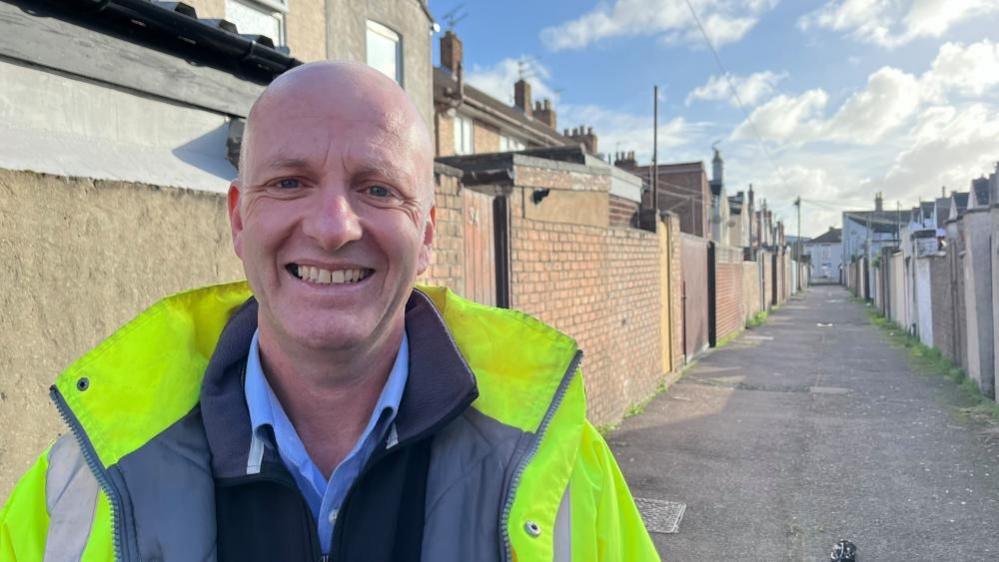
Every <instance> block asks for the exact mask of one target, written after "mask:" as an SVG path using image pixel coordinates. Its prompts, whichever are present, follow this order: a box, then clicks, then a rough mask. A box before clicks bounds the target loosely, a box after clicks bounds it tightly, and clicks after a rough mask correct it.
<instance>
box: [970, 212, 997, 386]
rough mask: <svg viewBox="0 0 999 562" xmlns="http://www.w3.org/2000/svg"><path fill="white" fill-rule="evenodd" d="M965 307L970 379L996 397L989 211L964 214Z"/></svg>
mask: <svg viewBox="0 0 999 562" xmlns="http://www.w3.org/2000/svg"><path fill="white" fill-rule="evenodd" d="M962 220H963V221H964V248H965V256H964V258H965V259H964V304H965V322H966V325H967V329H966V332H965V333H966V334H967V338H968V339H967V347H968V352H967V353H968V376H969V377H971V378H972V379H974V380H975V382H977V383H978V386H979V388H980V389H981V390H982V393H984V394H985V395H986V396H990V397H995V362H994V357H993V353H994V350H995V341H994V340H993V338H992V322H993V321H992V248H991V244H992V242H991V240H992V239H991V234H992V217H991V216H990V214H989V212H988V210H986V209H973V210H969V211H968V212H966V213H965V214H964V217H963V219H962Z"/></svg>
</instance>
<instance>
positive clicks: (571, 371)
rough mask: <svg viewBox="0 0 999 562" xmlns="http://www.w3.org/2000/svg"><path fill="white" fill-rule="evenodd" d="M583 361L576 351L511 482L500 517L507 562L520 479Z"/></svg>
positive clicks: (509, 555) (511, 551) (511, 552)
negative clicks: (511, 522) (514, 501)
mask: <svg viewBox="0 0 999 562" xmlns="http://www.w3.org/2000/svg"><path fill="white" fill-rule="evenodd" d="M582 359H583V352H582V351H579V350H576V354H575V355H574V356H573V357H572V361H570V362H569V368H568V369H567V370H566V372H565V374H564V375H562V382H560V383H559V385H558V389H557V390H556V391H555V396H554V397H552V402H551V404H549V405H548V411H547V412H545V417H544V418H542V419H541V425H540V426H538V432H537V433H536V434H535V436H534V441H533V442H532V443H531V448H530V449H528V451H527V453H526V454H525V455H524V456H523V457H522V458H521V460H520V462H519V463H518V464H517V469H516V470H515V471H514V473H513V478H512V479H511V481H510V489H509V490H508V491H507V495H506V501H505V502H504V504H503V512H502V515H501V516H500V522H499V527H500V536H501V538H502V540H503V554H504V558H503V559H504V560H505V561H506V562H512V561H513V544H512V543H511V542H510V530H509V522H510V510H511V509H513V500H514V496H515V495H516V492H517V486H518V485H519V484H520V477H521V476H522V475H523V473H524V470H525V469H526V468H527V465H528V463H530V462H531V459H533V458H534V455H535V454H537V452H538V448H539V447H540V446H541V441H542V439H544V436H545V432H547V431H548V426H549V425H550V424H551V421H552V418H553V417H555V412H556V411H558V408H559V406H561V405H562V399H563V398H565V393H566V391H567V390H568V389H569V383H571V382H572V380H573V378H575V374H576V371H577V370H578V369H579V363H580V361H582Z"/></svg>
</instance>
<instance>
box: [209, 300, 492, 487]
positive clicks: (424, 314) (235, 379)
mask: <svg viewBox="0 0 999 562" xmlns="http://www.w3.org/2000/svg"><path fill="white" fill-rule="evenodd" d="M257 309H258V307H257V302H256V300H255V299H253V298H250V299H249V300H248V301H247V302H246V303H245V304H244V305H243V306H242V307H240V308H239V310H237V311H236V313H235V314H234V315H233V316H232V318H231V319H230V321H229V323H228V324H227V325H226V327H225V329H224V330H223V331H222V334H221V336H220V338H219V342H218V345H217V346H216V348H215V353H214V354H213V355H212V358H211V361H210V362H209V364H208V368H207V369H206V371H205V378H204V381H203V383H202V386H201V415H202V419H203V422H204V426H205V433H206V435H207V437H208V444H209V447H210V448H211V452H212V468H213V470H214V472H215V475H216V476H217V477H220V478H230V477H238V476H242V475H245V474H246V467H247V461H248V459H249V454H250V442H251V439H250V437H251V435H250V417H249V412H248V410H247V407H246V400H245V398H244V393H243V368H244V366H245V364H246V356H247V352H248V349H249V346H250V340H251V339H252V337H253V332H254V331H255V330H256V328H257ZM406 335H407V337H408V338H409V378H408V380H407V383H406V389H405V391H404V393H403V398H402V402H401V403H400V405H399V413H398V415H397V416H396V421H395V424H396V432H397V434H398V437H399V442H400V443H401V442H405V441H408V440H411V439H417V438H420V437H421V436H424V435H428V434H431V433H433V432H434V431H436V430H437V429H439V428H441V427H443V426H444V425H446V424H447V423H448V422H450V421H451V420H453V419H454V418H455V417H457V416H459V415H461V413H462V412H464V411H465V409H466V408H468V406H469V405H470V404H471V403H472V401H474V400H475V398H476V397H477V396H478V391H477V389H476V385H475V377H474V376H473V374H472V372H471V370H470V369H469V367H468V365H467V364H466V363H465V360H464V359H463V358H462V356H461V353H460V352H459V351H458V347H457V345H456V344H455V342H454V339H453V338H452V337H451V334H450V332H449V331H448V329H447V326H445V324H444V320H443V318H441V315H440V314H439V313H438V312H437V309H436V308H434V305H433V303H432V302H431V301H430V299H429V298H428V297H427V296H426V295H424V294H423V293H422V292H420V291H418V290H414V291H413V293H412V295H411V296H410V298H409V301H408V302H407V304H406ZM271 456H272V454H269V455H268V457H265V458H267V459H268V460H270V457H271Z"/></svg>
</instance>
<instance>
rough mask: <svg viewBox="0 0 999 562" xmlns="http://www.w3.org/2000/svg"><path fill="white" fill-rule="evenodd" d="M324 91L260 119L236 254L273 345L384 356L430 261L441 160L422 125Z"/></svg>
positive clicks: (241, 184) (239, 199)
mask: <svg viewBox="0 0 999 562" xmlns="http://www.w3.org/2000/svg"><path fill="white" fill-rule="evenodd" d="M317 90H322V88H317V87H312V88H311V89H307V90H306V91H304V92H296V93H295V95H288V94H287V93H286V94H283V95H277V96H272V99H268V100H265V101H262V102H261V103H260V104H259V106H260V107H259V108H258V110H255V112H254V115H253V116H252V117H251V121H252V125H251V128H249V129H248V132H247V134H248V135H252V139H248V142H247V143H246V144H244V149H245V150H248V151H249V152H248V153H247V154H246V155H245V156H246V157H245V159H244V169H243V170H241V179H240V180H238V181H237V182H234V184H233V187H232V188H231V189H230V192H229V209H230V218H231V222H232V229H233V241H234V245H235V249H236V254H237V255H238V256H239V257H240V258H241V259H242V261H243V265H244V268H245V270H246V276H247V279H248V281H249V283H250V286H251V288H252V289H253V291H254V293H255V295H256V297H257V299H258V301H259V303H260V317H259V319H260V330H261V337H262V338H267V339H274V340H277V341H279V342H280V341H285V342H288V343H292V344H294V345H298V346H304V347H307V348H311V349H317V350H348V349H355V348H357V347H359V346H361V347H363V346H365V345H377V343H378V342H380V341H383V339H384V338H385V337H386V336H387V335H388V334H390V333H393V332H394V331H395V330H399V331H401V329H402V325H403V322H404V320H403V314H404V307H405V302H406V299H407V298H408V296H409V293H410V290H411V287H412V284H413V282H414V281H415V279H416V276H417V275H418V274H420V273H422V272H423V271H424V270H425V269H426V267H427V264H428V261H429V252H430V245H431V241H432V238H433V211H432V198H433V191H432V189H433V188H432V184H431V178H432V176H431V172H430V170H431V168H430V166H431V158H432V156H431V155H430V154H429V152H428V147H427V146H426V145H427V143H426V142H422V143H421V142H420V140H421V139H420V137H419V131H418V130H415V127H414V126H413V123H412V122H411V119H412V115H411V113H410V114H409V116H408V117H407V113H406V112H403V111H398V110H396V109H393V108H392V107H385V105H386V104H384V103H382V104H381V105H379V104H378V101H377V100H378V99H379V96H377V95H370V94H369V95H353V96H351V95H349V94H348V95H347V96H344V97H346V98H349V99H346V100H338V101H331V98H334V97H335V96H331V95H329V93H328V92H329V90H322V91H317ZM381 97H382V98H385V97H386V96H381ZM372 98H373V99H374V100H375V101H372ZM390 99H391V98H390ZM395 333H401V332H395ZM279 345H280V343H279Z"/></svg>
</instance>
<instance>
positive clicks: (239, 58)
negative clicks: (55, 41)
mask: <svg viewBox="0 0 999 562" xmlns="http://www.w3.org/2000/svg"><path fill="white" fill-rule="evenodd" d="M14 3H15V4H24V5H25V7H26V8H30V11H31V13H32V14H33V15H37V16H48V17H53V18H57V19H60V20H64V21H68V22H71V23H73V24H76V25H79V26H82V27H86V28H89V29H93V30H95V31H99V32H101V33H105V34H108V35H113V36H115V37H118V38H120V39H122V40H125V41H128V42H131V43H136V44H140V45H145V46H148V47H153V48H155V49H157V50H160V51H163V52H166V53H169V54H172V55H174V56H177V57H179V58H183V59H185V60H187V61H189V62H192V63H196V64H201V65H206V66H211V67H213V68H216V69H218V70H223V71H225V72H228V73H231V74H233V75H236V76H238V77H240V78H244V79H247V80H250V81H252V82H256V83H258V84H268V83H270V82H271V81H272V80H273V79H274V78H276V77H277V76H279V75H280V74H282V73H284V72H285V71H287V70H289V69H290V68H293V67H295V66H298V65H300V64H302V61H300V60H298V59H295V58H292V57H291V56H290V55H289V53H288V50H287V49H286V48H283V47H275V46H274V42H273V40H272V39H271V38H269V37H265V36H263V35H245V34H240V33H239V30H238V29H237V28H236V25H235V24H233V23H231V22H229V21H226V20H218V19H199V18H198V16H197V12H196V10H195V9H194V8H193V7H192V6H189V5H187V4H185V3H183V2H148V1H145V0H106V1H104V2H101V3H100V4H101V7H100V9H92V8H88V7H87V6H86V5H89V4H93V3H92V2H65V3H54V2H53V3H49V2H44V3H43V2H30V1H28V0H18V1H15V2H14Z"/></svg>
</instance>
